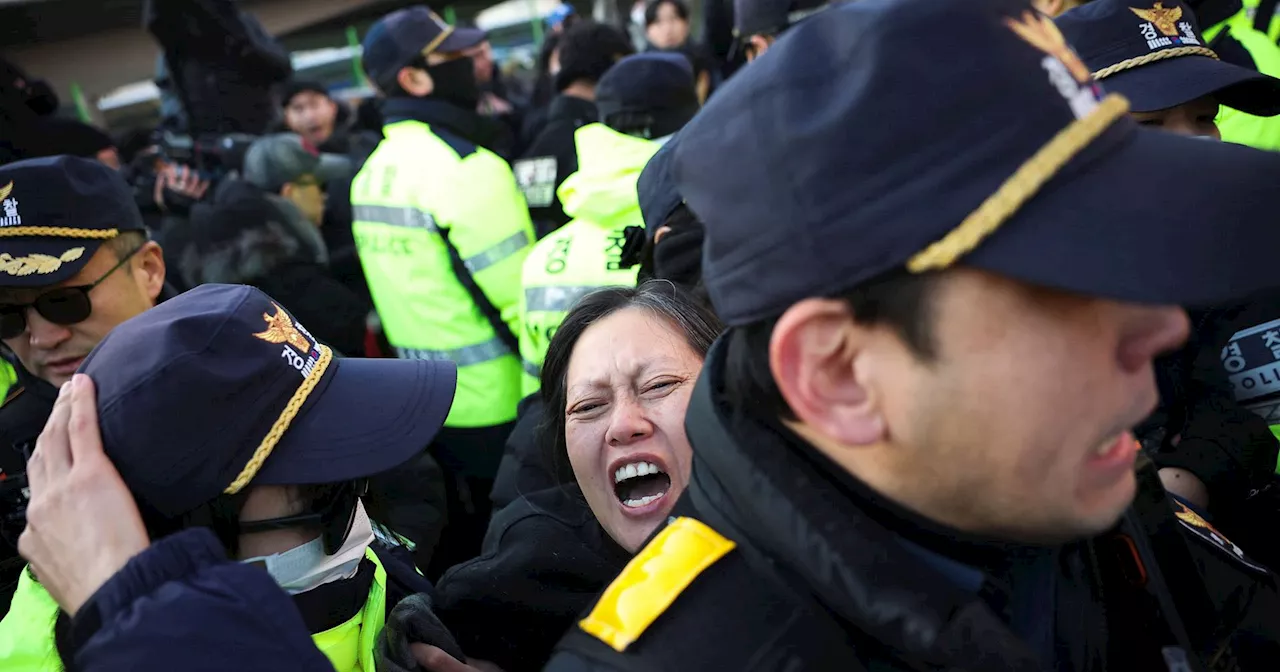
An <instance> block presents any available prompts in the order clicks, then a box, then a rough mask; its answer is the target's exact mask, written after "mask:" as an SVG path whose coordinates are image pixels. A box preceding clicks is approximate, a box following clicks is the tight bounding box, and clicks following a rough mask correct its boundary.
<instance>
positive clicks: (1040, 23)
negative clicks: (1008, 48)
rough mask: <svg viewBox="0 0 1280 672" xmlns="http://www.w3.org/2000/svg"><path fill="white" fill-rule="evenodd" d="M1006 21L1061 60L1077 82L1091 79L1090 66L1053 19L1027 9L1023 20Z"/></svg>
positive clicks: (1041, 48)
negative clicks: (1085, 63)
mask: <svg viewBox="0 0 1280 672" xmlns="http://www.w3.org/2000/svg"><path fill="white" fill-rule="evenodd" d="M1004 23H1005V25H1006V26H1009V29H1010V30H1012V31H1013V32H1014V33H1017V35H1018V37H1021V38H1022V39H1023V40H1026V42H1027V43H1028V44H1030V45H1031V46H1033V47H1035V48H1036V49H1039V50H1040V51H1043V52H1044V53H1046V54H1048V55H1050V56H1052V57H1054V58H1056V59H1058V60H1059V61H1061V62H1062V64H1063V65H1065V66H1067V71H1069V72H1070V73H1071V76H1072V77H1075V79H1076V81H1077V82H1080V83H1081V84H1084V83H1085V82H1088V81H1089V68H1086V67H1085V66H1084V63H1083V62H1081V61H1080V57H1079V56H1077V55H1076V52H1075V51H1073V50H1072V49H1071V45H1069V44H1067V38H1066V37H1064V36H1063V34H1062V31H1060V30H1058V26H1056V25H1054V23H1053V19H1050V18H1049V17H1047V16H1044V15H1043V14H1038V13H1036V12H1033V11H1030V10H1027V11H1025V12H1023V13H1022V19H1021V20H1018V19H1010V18H1006V19H1005V20H1004Z"/></svg>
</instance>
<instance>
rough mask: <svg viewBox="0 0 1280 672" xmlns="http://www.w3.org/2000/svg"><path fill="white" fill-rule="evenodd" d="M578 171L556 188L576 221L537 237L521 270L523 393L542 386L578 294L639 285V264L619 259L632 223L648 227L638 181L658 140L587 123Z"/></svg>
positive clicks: (577, 136) (580, 137) (579, 136)
mask: <svg viewBox="0 0 1280 672" xmlns="http://www.w3.org/2000/svg"><path fill="white" fill-rule="evenodd" d="M574 142H575V143H576V144H577V148H578V172H576V173H574V174H572V175H570V176H569V177H568V178H566V179H565V181H564V183H562V184H561V185H560V188H559V190H558V191H557V192H556V193H557V195H558V196H559V197H560V202H561V203H562V204H563V205H564V211H565V214H567V215H569V216H570V217H572V218H573V219H572V220H570V221H569V223H568V224H565V225H564V226H563V227H561V228H559V229H557V230H556V231H555V232H554V233H552V234H551V235H549V236H547V237H546V238H543V239H542V240H540V241H538V244H537V245H535V246H534V247H533V251H532V252H530V253H529V257H528V258H527V259H525V262H524V270H523V273H522V274H521V280H522V285H523V287H524V291H523V293H522V296H521V297H520V298H521V301H520V322H521V324H522V325H523V329H522V330H521V331H520V332H519V336H520V357H521V360H522V362H523V367H524V371H525V375H524V378H523V380H524V383H523V384H522V391H523V393H524V394H525V395H529V394H532V393H534V392H537V391H538V388H539V373H540V369H541V366H542V360H543V359H545V358H546V356H547V346H548V345H549V344H550V342H551V337H552V336H554V335H555V332H556V329H558V328H559V327H560V323H561V322H563V321H564V318H565V316H566V315H568V313H569V309H570V308H572V307H573V305H574V304H575V303H577V301H578V299H581V298H582V297H583V296H585V295H587V294H589V293H590V292H592V291H593V290H596V289H599V288H601V287H607V286H611V285H628V286H635V284H636V273H637V272H638V271H639V269H638V268H634V267H633V268H622V267H621V265H620V264H619V260H620V256H621V253H622V246H623V243H624V241H625V238H624V235H623V230H624V229H625V228H626V227H628V226H644V218H643V217H642V216H641V215H640V202H639V200H638V197H637V196H636V180H637V179H639V177H640V171H642V170H644V166H645V164H646V163H648V162H649V159H650V158H651V157H652V156H653V155H654V154H655V153H657V151H658V144H657V143H655V142H653V141H651V140H645V139H642V138H636V137H632V136H629V135H624V134H622V133H618V132H617V131H615V130H613V129H611V128H609V127H608V126H605V125H604V124H588V125H586V126H583V127H582V128H579V129H578V130H577V131H576V132H575V133H574Z"/></svg>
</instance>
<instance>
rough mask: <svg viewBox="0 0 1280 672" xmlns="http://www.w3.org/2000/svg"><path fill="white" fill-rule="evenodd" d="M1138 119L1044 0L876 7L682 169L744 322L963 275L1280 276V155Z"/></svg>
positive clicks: (760, 86)
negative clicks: (878, 283) (959, 267)
mask: <svg viewBox="0 0 1280 672" xmlns="http://www.w3.org/2000/svg"><path fill="white" fill-rule="evenodd" d="M1128 111H1129V106H1128V103H1127V102H1126V101H1125V100H1124V98H1123V97H1122V96H1119V95H1118V94H1112V95H1108V96H1105V97H1104V95H1103V92H1102V90H1101V88H1100V87H1099V85H1097V84H1095V83H1094V81H1093V80H1092V78H1091V77H1090V73H1089V70H1088V68H1087V67H1086V66H1085V65H1084V64H1083V63H1082V62H1081V61H1080V60H1079V58H1078V57H1077V56H1076V54H1075V53H1074V52H1073V51H1072V50H1071V48H1070V47H1069V46H1068V45H1067V43H1066V40H1065V39H1064V38H1063V36H1062V34H1061V33H1060V32H1059V31H1058V29H1057V28H1056V27H1055V25H1054V23H1053V21H1051V20H1050V19H1048V18H1046V17H1044V16H1043V15H1041V14H1038V13H1036V12H1035V11H1034V10H1032V9H1031V7H1030V5H1028V4H1027V3H1026V2H1024V1H1020V0H860V1H859V2H855V3H849V4H845V5H841V6H839V7H836V8H833V9H830V10H827V11H826V12H824V14H823V16H822V20H820V21H804V22H802V23H800V24H799V25H797V26H795V27H794V28H792V29H791V30H789V31H787V32H786V33H784V34H783V36H782V38H781V39H780V40H779V41H778V43H777V44H776V45H774V46H773V47H772V48H771V49H770V50H769V51H768V52H767V53H766V54H764V56H762V57H761V58H760V59H758V60H757V61H756V62H755V63H753V64H752V65H751V66H750V67H748V68H745V69H743V71H742V72H740V73H738V74H737V75H736V76H735V77H734V78H732V79H730V80H729V81H728V83H727V84H726V85H725V86H724V87H722V88H721V89H720V90H719V91H718V92H717V93H716V95H715V96H714V97H712V98H711V99H710V101H709V103H708V105H707V106H706V107H705V108H704V109H703V111H702V113H701V114H699V115H698V116H697V117H696V118H695V119H694V120H693V121H692V122H691V123H690V124H689V126H688V127H686V129H685V131H684V132H682V133H681V138H680V143H679V145H677V146H676V148H675V156H674V158H673V166H672V169H673V171H674V174H675V178H676V188H677V190H678V191H679V192H680V193H681V194H683V195H684V197H685V201H686V202H687V203H688V204H689V207H690V208H692V210H693V211H694V212H696V213H698V215H699V217H700V218H701V219H702V220H703V221H704V222H705V223H706V245H705V248H704V250H703V255H704V256H703V279H704V281H705V283H706V286H707V289H708V291H709V293H710V296H711V299H712V302H713V304H714V306H715V308H716V311H717V313H719V315H720V316H721V318H723V319H724V320H725V321H726V322H727V323H729V324H732V325H742V324H746V323H750V322H753V321H756V320H760V319H765V318H768V317H771V316H775V315H779V314H781V313H782V312H783V311H785V310H786V309H787V307H789V306H790V305H792V304H793V303H795V302H797V301H800V300H802V299H805V298H808V297H815V296H834V295H838V294H839V293H840V292H843V291H847V290H848V289H851V288H853V287H854V286H857V285H859V284H861V283H864V282H866V281H869V280H872V279H873V278H876V277H878V276H881V275H883V274H885V273H888V272H891V271H895V270H898V269H902V268H904V267H905V268H906V269H907V270H908V271H910V272H915V273H920V272H926V271H931V270H938V269H944V268H948V267H950V266H952V265H955V264H957V263H962V264H965V265H969V266H973V267H977V268H982V269H986V270H988V271H991V272H994V273H997V274H1001V275H1005V276H1008V277H1011V278H1016V279H1019V280H1022V281H1024V282H1028V283H1031V284H1037V285H1042V286H1048V287H1054V288H1058V289H1061V290H1066V291H1071V292H1078V293H1082V294H1085V295H1091V296H1100V297H1109V298H1114V299H1119V300H1126V301H1134V302H1139V303H1160V304H1184V305H1186V304H1199V303H1205V302H1210V303H1211V302H1216V301H1219V300H1223V299H1228V298H1233V297H1236V296H1239V295H1242V294H1245V293H1248V292H1251V291H1254V290H1257V289H1262V288H1266V287H1271V286H1274V285H1275V284H1277V283H1276V282H1275V277H1274V276H1275V273H1274V270H1273V269H1274V259H1273V256H1274V251H1275V250H1276V249H1280V227H1276V226H1274V225H1273V223H1272V219H1273V218H1274V213H1275V212H1276V211H1277V210H1278V209H1280V190H1277V189H1275V187H1274V185H1273V184H1272V181H1273V178H1272V176H1274V175H1276V174H1280V156H1277V155H1275V154H1271V153H1266V152H1260V151H1257V150H1253V149H1250V148H1247V147H1242V146H1238V145H1232V144H1229V143H1218V142H1208V141H1204V140H1198V139H1193V138H1183V137H1177V136H1174V135H1171V134H1166V133H1161V132H1158V131H1151V130H1147V129H1141V128H1139V127H1138V125H1137V124H1136V123H1135V122H1134V121H1133V120H1132V119H1130V118H1129V116H1128ZM761 278H768V281H767V282H761V281H760V279H761Z"/></svg>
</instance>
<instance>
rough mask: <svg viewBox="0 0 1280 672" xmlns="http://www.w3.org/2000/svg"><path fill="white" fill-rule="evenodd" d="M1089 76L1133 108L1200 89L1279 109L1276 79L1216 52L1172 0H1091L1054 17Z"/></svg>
mask: <svg viewBox="0 0 1280 672" xmlns="http://www.w3.org/2000/svg"><path fill="white" fill-rule="evenodd" d="M1057 24H1058V28H1059V29H1061V30H1062V33H1063V34H1064V35H1066V37H1067V41H1068V42H1070V43H1071V46H1073V47H1075V50H1076V53H1078V54H1080V59H1081V60H1083V61H1084V64H1085V66H1086V67H1088V68H1089V70H1090V71H1092V72H1093V77H1094V79H1097V80H1098V81H1100V82H1102V84H1103V86H1105V87H1106V89H1107V90H1108V91H1115V92H1117V93H1120V94H1123V95H1124V96H1125V97H1126V98H1128V99H1129V102H1130V104H1131V106H1132V107H1133V109H1134V111H1136V112H1154V111H1156V110H1164V109H1168V108H1171V107H1177V106H1178V105H1183V104H1186V103H1189V102H1191V101H1193V100H1195V99H1197V98H1200V97H1203V96H1210V95H1212V96H1214V97H1215V98H1216V99H1217V102H1219V103H1222V104H1223V105H1226V106H1227V107H1232V108H1235V109H1237V110H1240V111H1242V112H1247V113H1249V114H1254V115H1259V116H1268V117H1269V116H1274V115H1276V114H1280V79H1276V78H1274V77H1269V76H1267V75H1264V74H1262V73H1260V72H1258V71H1256V70H1250V69H1249V68H1243V67H1240V66H1238V65H1234V64H1231V63H1225V62H1223V61H1221V60H1219V59H1218V55H1217V54H1216V53H1214V51H1213V49H1211V48H1209V46H1208V44H1207V43H1206V41H1205V39H1204V36H1203V35H1202V34H1201V32H1200V27H1199V25H1197V23H1196V16H1195V12H1194V11H1193V10H1192V9H1191V7H1190V6H1188V5H1187V4H1185V3H1183V2H1179V1H1178V0H1164V1H1163V2H1152V1H1151V0H1137V2H1134V0H1094V1H1093V2H1089V3H1087V4H1084V5H1081V6H1080V7H1077V8H1076V9H1073V10H1071V11H1069V12H1066V13H1065V14H1063V15H1062V16H1060V17H1058V19H1057Z"/></svg>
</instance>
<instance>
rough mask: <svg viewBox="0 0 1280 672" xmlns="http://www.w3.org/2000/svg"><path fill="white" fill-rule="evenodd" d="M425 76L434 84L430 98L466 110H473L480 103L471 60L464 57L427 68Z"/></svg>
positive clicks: (478, 85) (478, 87)
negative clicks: (444, 101)
mask: <svg viewBox="0 0 1280 672" xmlns="http://www.w3.org/2000/svg"><path fill="white" fill-rule="evenodd" d="M427 74H429V75H431V80H432V82H434V83H435V88H434V89H433V90H432V92H431V97H433V98H439V99H441V100H446V101H448V102H450V103H453V104H454V105H457V106H458V107H461V108H464V109H467V110H475V109H476V105H478V104H479V103H480V84H479V83H478V82H476V70H475V64H474V63H473V62H472V59H471V58H469V57H465V56H464V57H462V58H455V59H453V60H451V61H445V62H444V63H441V64H439V65H430V66H427Z"/></svg>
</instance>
